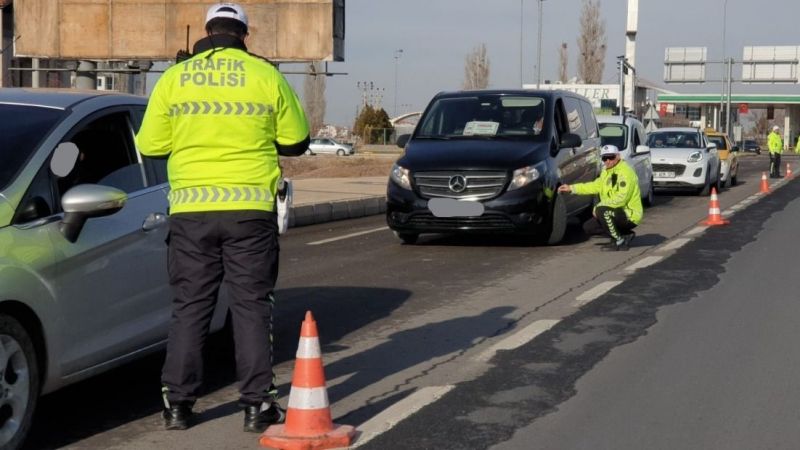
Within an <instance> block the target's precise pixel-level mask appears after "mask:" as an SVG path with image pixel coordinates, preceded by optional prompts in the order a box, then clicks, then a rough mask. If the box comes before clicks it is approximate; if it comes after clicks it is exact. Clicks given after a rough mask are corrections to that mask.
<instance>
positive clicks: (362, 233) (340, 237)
mask: <svg viewBox="0 0 800 450" xmlns="http://www.w3.org/2000/svg"><path fill="white" fill-rule="evenodd" d="M388 229H389V227H380V228H374V229H372V230H366V231H359V232H358V233H350V234H345V235H344V236H339V237H335V238H330V239H323V240H321V241H314V242H309V243H308V244H306V245H321V244H327V243H329V242H335V241H341V240H342V239H350V238H351V237H356V236H362V235H364V234H370V233H374V232H376V231H383V230H388Z"/></svg>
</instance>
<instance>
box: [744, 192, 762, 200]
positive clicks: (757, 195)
mask: <svg viewBox="0 0 800 450" xmlns="http://www.w3.org/2000/svg"><path fill="white" fill-rule="evenodd" d="M760 196H761V192H759V193H758V194H753V195H751V196H750V197H747V201H748V202H754V201H756V200H757V199H758V197H760Z"/></svg>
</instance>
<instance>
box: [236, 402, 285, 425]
mask: <svg viewBox="0 0 800 450" xmlns="http://www.w3.org/2000/svg"><path fill="white" fill-rule="evenodd" d="M285 419H286V411H284V410H283V408H281V407H280V406H279V405H278V403H277V402H273V403H272V404H271V405H269V407H267V404H266V403H262V404H261V405H260V406H247V407H245V408H244V431H247V432H249V433H261V432H263V431H264V430H266V429H267V427H268V426H270V425H273V424H276V423H283V421H284V420H285Z"/></svg>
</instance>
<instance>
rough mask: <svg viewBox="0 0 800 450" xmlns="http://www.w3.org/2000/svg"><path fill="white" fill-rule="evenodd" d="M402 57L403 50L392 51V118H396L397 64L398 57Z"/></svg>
mask: <svg viewBox="0 0 800 450" xmlns="http://www.w3.org/2000/svg"><path fill="white" fill-rule="evenodd" d="M401 56H403V49H402V48H398V49H397V50H395V51H394V112H393V113H392V114H393V116H394V117H397V63H398V61H399V60H400V57H401Z"/></svg>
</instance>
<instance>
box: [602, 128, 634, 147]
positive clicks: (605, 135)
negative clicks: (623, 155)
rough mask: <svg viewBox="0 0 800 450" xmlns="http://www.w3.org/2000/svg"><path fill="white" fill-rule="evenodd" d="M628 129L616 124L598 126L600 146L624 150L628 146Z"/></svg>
mask: <svg viewBox="0 0 800 450" xmlns="http://www.w3.org/2000/svg"><path fill="white" fill-rule="evenodd" d="M626 142H628V127H627V126H625V125H621V124H616V123H601V124H600V143H601V144H602V145H614V146H616V147H617V148H618V149H620V150H625V148H627V147H628V146H627V145H626Z"/></svg>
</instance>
